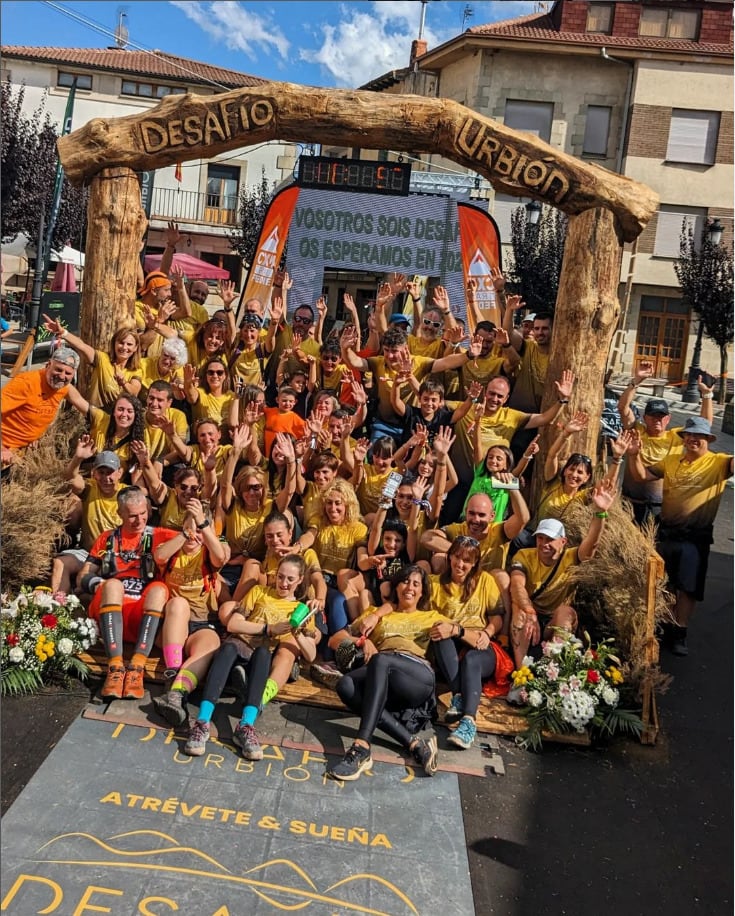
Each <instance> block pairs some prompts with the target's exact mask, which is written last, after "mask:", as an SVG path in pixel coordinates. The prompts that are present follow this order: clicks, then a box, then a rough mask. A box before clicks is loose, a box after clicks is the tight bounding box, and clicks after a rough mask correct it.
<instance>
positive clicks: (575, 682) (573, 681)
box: [569, 675, 582, 690]
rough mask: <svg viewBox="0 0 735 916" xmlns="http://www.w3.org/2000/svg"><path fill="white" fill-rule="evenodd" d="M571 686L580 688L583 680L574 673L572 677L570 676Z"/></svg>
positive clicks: (574, 688) (576, 688)
mask: <svg viewBox="0 0 735 916" xmlns="http://www.w3.org/2000/svg"><path fill="white" fill-rule="evenodd" d="M569 686H570V687H571V688H572V690H579V689H580V687H581V686H582V682H581V681H580V679H579V678H578V677H577V676H576V675H572V677H570V678H569Z"/></svg>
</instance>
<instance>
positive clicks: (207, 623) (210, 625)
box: [189, 620, 227, 637]
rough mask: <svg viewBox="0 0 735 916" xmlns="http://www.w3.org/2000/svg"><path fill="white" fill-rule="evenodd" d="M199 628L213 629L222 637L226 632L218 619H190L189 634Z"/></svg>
mask: <svg viewBox="0 0 735 916" xmlns="http://www.w3.org/2000/svg"><path fill="white" fill-rule="evenodd" d="M199 630H214V632H215V633H216V634H217V635H218V636H220V637H222V636H223V635H224V634H225V633H226V632H227V631H226V630H225V628H224V627H223V626H222V624H221V623H220V622H219V620H190V621H189V636H191V635H192V634H193V633H198V632H199Z"/></svg>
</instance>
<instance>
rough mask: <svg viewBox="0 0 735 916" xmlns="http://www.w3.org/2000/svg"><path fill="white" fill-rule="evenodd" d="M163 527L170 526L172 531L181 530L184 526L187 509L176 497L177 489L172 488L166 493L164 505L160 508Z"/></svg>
mask: <svg viewBox="0 0 735 916" xmlns="http://www.w3.org/2000/svg"><path fill="white" fill-rule="evenodd" d="M158 517H159V519H160V522H159V523H160V526H161V528H170V529H171V530H172V531H181V530H182V528H183V527H184V519H185V518H186V509H185V508H184V509H182V508H181V506H180V505H179V501H178V499H177V498H176V491H175V490H174V489H173V488H171V489H170V490H169V491H168V493H167V494H166V498H165V499H164V501H163V505H162V506H161V508H160V509H159V510H158Z"/></svg>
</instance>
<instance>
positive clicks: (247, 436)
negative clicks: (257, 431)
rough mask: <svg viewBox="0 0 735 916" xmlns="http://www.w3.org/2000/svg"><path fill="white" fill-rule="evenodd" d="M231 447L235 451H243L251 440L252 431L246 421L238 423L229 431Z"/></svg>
mask: <svg viewBox="0 0 735 916" xmlns="http://www.w3.org/2000/svg"><path fill="white" fill-rule="evenodd" d="M230 437H231V439H232V447H233V449H234V450H235V451H237V452H244V451H245V450H246V449H247V448H248V446H249V445H250V444H251V442H252V441H253V431H252V429H251V428H250V426H249V425H248V424H247V422H246V423H240V425H239V426H236V427H235V428H234V429H233V430H232V432H231V433H230Z"/></svg>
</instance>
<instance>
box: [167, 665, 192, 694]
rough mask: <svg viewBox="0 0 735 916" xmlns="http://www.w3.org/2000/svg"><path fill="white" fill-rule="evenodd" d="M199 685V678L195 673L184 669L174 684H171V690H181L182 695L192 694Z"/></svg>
mask: <svg viewBox="0 0 735 916" xmlns="http://www.w3.org/2000/svg"><path fill="white" fill-rule="evenodd" d="M198 683H199V678H198V677H197V676H196V674H194V672H193V671H189V669H188V668H182V669H181V671H179V673H178V674H177V675H176V677H175V678H174V682H173V684H171V690H179V691H180V692H181V693H191V692H192V691H193V690H195V689H196V686H197V684H198Z"/></svg>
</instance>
